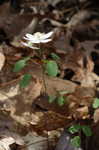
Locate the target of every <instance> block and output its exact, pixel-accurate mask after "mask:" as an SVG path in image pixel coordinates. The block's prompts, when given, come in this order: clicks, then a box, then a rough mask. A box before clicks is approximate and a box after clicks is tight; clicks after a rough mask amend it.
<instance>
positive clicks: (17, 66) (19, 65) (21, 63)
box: [13, 57, 30, 72]
mask: <svg viewBox="0 0 99 150" xmlns="http://www.w3.org/2000/svg"><path fill="white" fill-rule="evenodd" d="M29 59H30V57H26V58H24V59H22V60H19V61H17V62H16V63H15V65H14V69H13V72H19V71H20V70H21V69H23V68H24V67H25V66H26V62H27V61H28V60H29Z"/></svg>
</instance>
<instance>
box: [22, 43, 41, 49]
mask: <svg viewBox="0 0 99 150" xmlns="http://www.w3.org/2000/svg"><path fill="white" fill-rule="evenodd" d="M21 44H23V45H24V46H26V47H29V48H32V49H39V48H38V47H34V46H32V45H29V44H28V43H25V42H21Z"/></svg>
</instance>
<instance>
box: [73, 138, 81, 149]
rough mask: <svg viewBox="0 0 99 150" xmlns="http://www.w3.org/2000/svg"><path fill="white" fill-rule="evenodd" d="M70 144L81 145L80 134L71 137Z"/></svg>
mask: <svg viewBox="0 0 99 150" xmlns="http://www.w3.org/2000/svg"><path fill="white" fill-rule="evenodd" d="M71 144H72V145H73V146H74V147H77V148H79V147H80V146H81V138H80V136H75V137H74V138H72V139H71Z"/></svg>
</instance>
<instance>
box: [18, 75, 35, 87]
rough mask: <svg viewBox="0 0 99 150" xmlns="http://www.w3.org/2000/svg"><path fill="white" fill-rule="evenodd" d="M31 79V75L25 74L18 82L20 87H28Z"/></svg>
mask: <svg viewBox="0 0 99 150" xmlns="http://www.w3.org/2000/svg"><path fill="white" fill-rule="evenodd" d="M31 78H32V75H31V74H25V75H24V76H23V78H22V80H21V81H20V87H21V88H25V87H26V86H28V85H29V83H30V81H31Z"/></svg>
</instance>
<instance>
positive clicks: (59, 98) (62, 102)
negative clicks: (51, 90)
mask: <svg viewBox="0 0 99 150" xmlns="http://www.w3.org/2000/svg"><path fill="white" fill-rule="evenodd" d="M57 102H58V105H59V106H63V105H64V104H65V99H64V97H63V96H62V95H61V96H59V97H58V98H57Z"/></svg>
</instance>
